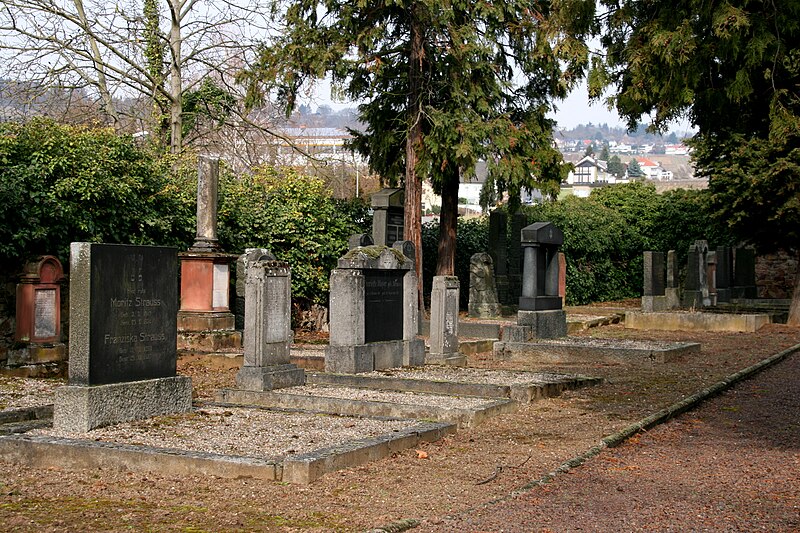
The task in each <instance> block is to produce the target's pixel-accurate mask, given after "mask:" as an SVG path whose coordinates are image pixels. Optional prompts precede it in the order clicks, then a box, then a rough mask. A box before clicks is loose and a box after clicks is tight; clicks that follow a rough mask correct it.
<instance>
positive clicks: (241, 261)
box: [234, 248, 275, 330]
mask: <svg viewBox="0 0 800 533" xmlns="http://www.w3.org/2000/svg"><path fill="white" fill-rule="evenodd" d="M262 259H266V260H268V261H275V256H274V255H272V253H271V252H270V251H269V250H267V249H266V248H247V249H245V251H244V253H243V254H242V255H240V256H239V257H238V259H236V303H235V305H234V310H235V311H236V313H235V314H236V329H238V330H243V329H244V315H245V296H246V292H247V291H246V285H247V283H246V280H247V268H248V267H249V265H250V264H251V263H254V262H256V261H258V260H262Z"/></svg>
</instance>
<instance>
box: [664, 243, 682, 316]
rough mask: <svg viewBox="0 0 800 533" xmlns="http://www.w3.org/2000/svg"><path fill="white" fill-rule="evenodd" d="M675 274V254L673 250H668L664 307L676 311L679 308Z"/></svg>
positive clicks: (676, 269) (678, 290)
mask: <svg viewBox="0 0 800 533" xmlns="http://www.w3.org/2000/svg"><path fill="white" fill-rule="evenodd" d="M677 273H678V259H677V254H676V253H675V250H670V251H668V252H667V286H666V288H665V289H664V298H665V306H666V308H667V309H678V308H679V307H680V306H681V299H680V295H679V293H680V289H679V288H678V280H677Z"/></svg>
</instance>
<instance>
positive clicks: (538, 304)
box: [519, 222, 564, 311]
mask: <svg viewBox="0 0 800 533" xmlns="http://www.w3.org/2000/svg"><path fill="white" fill-rule="evenodd" d="M521 242H522V251H523V257H524V259H523V261H524V265H523V273H522V296H520V298H519V309H520V310H521V311H522V310H524V311H546V310H552V309H561V297H560V296H559V295H558V247H559V246H561V245H562V244H563V243H564V233H562V231H561V230H560V229H558V228H557V227H556V226H555V225H553V224H552V223H550V222H537V223H535V224H531V225H530V226H527V227H526V228H523V230H522V234H521Z"/></svg>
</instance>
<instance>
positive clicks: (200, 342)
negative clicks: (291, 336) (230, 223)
mask: <svg viewBox="0 0 800 533" xmlns="http://www.w3.org/2000/svg"><path fill="white" fill-rule="evenodd" d="M218 182H219V160H217V159H210V158H205V157H201V158H200V160H199V163H198V171H197V236H196V238H195V242H194V244H193V245H192V246H191V247H190V248H189V250H188V251H187V252H184V253H181V254H179V256H180V260H181V304H180V310H179V312H178V349H180V350H185V351H191V352H195V353H217V352H228V353H230V352H233V353H237V352H238V353H240V352H241V346H242V336H241V333H240V332H238V331H236V330H235V317H234V315H233V313H231V311H230V301H229V300H230V298H229V291H230V263H231V262H232V261H234V260H235V259H236V257H237V256H236V255H233V254H227V253H224V252H223V251H222V248H221V247H220V245H219V241H218V240H217V187H218Z"/></svg>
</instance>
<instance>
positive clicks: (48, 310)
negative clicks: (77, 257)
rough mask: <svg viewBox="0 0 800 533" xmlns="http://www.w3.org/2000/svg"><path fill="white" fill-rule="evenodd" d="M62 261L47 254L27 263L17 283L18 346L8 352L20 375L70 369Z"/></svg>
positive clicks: (16, 339)
mask: <svg viewBox="0 0 800 533" xmlns="http://www.w3.org/2000/svg"><path fill="white" fill-rule="evenodd" d="M63 280H64V270H63V268H62V267H61V262H59V260H58V259H56V258H55V257H53V256H52V255H45V256H41V257H38V258H36V259H35V260H33V261H30V262H28V263H27V264H26V265H25V268H24V271H23V274H22V276H21V277H20V282H19V283H18V284H17V309H16V311H17V312H16V318H17V325H16V331H15V334H14V340H15V341H16V342H17V346H15V347H12V348H11V349H10V350H9V351H8V356H7V358H6V364H7V365H8V367H9V368H10V369H13V371H14V373H15V374H17V375H20V374H22V375H27V376H31V377H34V376H46V375H58V374H60V373H62V372H63V370H64V369H65V368H66V366H65V360H66V346H65V345H64V343H63V342H61V282H62V281H63Z"/></svg>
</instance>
